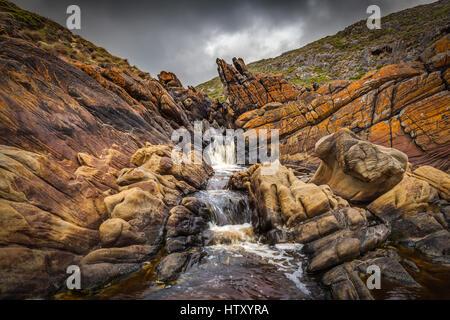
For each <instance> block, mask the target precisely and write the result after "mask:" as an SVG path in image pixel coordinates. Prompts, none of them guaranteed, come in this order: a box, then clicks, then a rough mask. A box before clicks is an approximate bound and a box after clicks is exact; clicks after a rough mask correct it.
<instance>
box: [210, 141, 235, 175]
mask: <svg viewBox="0 0 450 320" xmlns="http://www.w3.org/2000/svg"><path fill="white" fill-rule="evenodd" d="M227 140H228V141H227ZM209 156H210V159H211V165H212V167H213V168H227V167H235V166H236V147H235V142H234V139H225V138H221V139H216V140H214V142H212V144H211V149H210V153H209Z"/></svg>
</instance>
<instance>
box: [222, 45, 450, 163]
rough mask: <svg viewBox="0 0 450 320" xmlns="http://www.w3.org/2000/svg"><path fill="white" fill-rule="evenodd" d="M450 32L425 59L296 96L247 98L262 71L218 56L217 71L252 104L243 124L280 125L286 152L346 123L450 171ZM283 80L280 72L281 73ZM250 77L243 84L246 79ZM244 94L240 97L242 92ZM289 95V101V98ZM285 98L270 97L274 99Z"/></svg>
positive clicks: (235, 98)
mask: <svg viewBox="0 0 450 320" xmlns="http://www.w3.org/2000/svg"><path fill="white" fill-rule="evenodd" d="M448 56H449V49H448V36H444V37H443V38H442V39H441V40H439V41H437V42H436V43H435V44H434V45H433V46H431V47H430V48H429V49H427V50H426V51H425V52H424V54H423V58H422V61H423V62H408V63H400V64H395V65H388V66H385V67H383V68H381V69H379V70H373V71H371V72H369V73H367V74H366V75H365V76H363V77H362V78H361V79H359V80H356V81H340V80H339V81H332V82H330V83H328V84H327V85H325V86H323V87H321V88H319V89H317V90H316V91H312V92H311V91H301V93H300V94H299V95H298V98H295V97H293V99H290V98H288V99H286V97H287V96H289V97H291V96H290V93H291V92H292V91H291V90H290V89H288V90H287V91H286V92H285V95H281V96H282V98H279V99H278V100H277V99H273V100H270V101H268V100H264V101H259V100H254V101H252V102H249V101H248V99H249V98H248V97H249V96H250V97H253V96H254V95H256V96H257V97H264V98H265V97H266V96H265V95H264V94H259V95H257V94H256V93H255V92H258V91H257V90H256V89H254V90H252V91H251V92H252V93H253V95H252V94H247V92H249V90H250V89H248V88H251V86H250V85H248V84H247V82H250V83H253V82H255V80H252V79H257V78H258V77H259V76H258V75H251V74H248V72H246V73H245V75H243V74H240V73H239V72H237V70H236V69H235V68H233V67H231V66H229V65H224V64H223V62H221V61H219V63H220V64H219V65H222V67H221V68H219V69H220V70H219V74H221V79H223V80H222V81H223V82H224V83H229V85H228V88H229V89H228V91H227V94H228V97H229V98H230V101H231V103H234V105H236V107H237V108H243V107H242V106H244V105H248V106H250V105H252V106H253V107H252V108H248V109H247V110H249V111H247V112H245V113H243V114H240V116H239V117H238V118H237V120H236V122H235V124H236V125H237V126H239V127H242V128H244V129H252V128H256V129H258V128H265V129H278V130H279V133H280V136H281V142H280V143H281V144H280V151H281V155H282V156H283V155H295V154H298V153H309V154H314V145H315V143H316V142H317V141H318V140H319V139H320V138H321V137H323V136H325V135H328V134H330V133H333V132H335V131H337V130H339V129H340V128H342V127H348V128H349V129H350V130H352V131H353V132H354V133H356V134H357V135H358V136H360V137H361V138H364V139H368V140H369V141H371V142H374V143H376V144H380V145H383V146H386V147H393V148H396V149H398V150H400V151H402V152H404V153H405V154H407V155H408V157H409V161H410V162H411V163H412V164H413V165H417V166H418V165H426V164H427V165H431V166H433V167H436V168H438V169H441V170H444V171H448V170H449V168H450V160H449V157H448V153H449V151H450V123H449V119H450V109H449V106H450V93H449V91H448V74H449V72H448V65H449V59H448ZM279 81H280V80H279ZM244 83H245V85H244ZM241 96H242V97H243V98H239V97H241ZM286 100H288V101H286ZM271 101H274V102H279V103H281V104H275V103H273V102H272V103H271V104H269V105H268V104H267V103H268V102H271Z"/></svg>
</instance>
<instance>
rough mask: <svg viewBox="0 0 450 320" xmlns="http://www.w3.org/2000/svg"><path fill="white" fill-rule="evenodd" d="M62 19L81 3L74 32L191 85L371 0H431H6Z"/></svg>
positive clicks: (408, 1)
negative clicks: (222, 63)
mask: <svg viewBox="0 0 450 320" xmlns="http://www.w3.org/2000/svg"><path fill="white" fill-rule="evenodd" d="M13 2H14V3H16V4H17V5H19V6H20V7H22V8H24V9H27V10H30V11H33V12H36V13H39V14H40V15H43V16H46V17H49V18H51V19H53V20H55V21H57V22H59V23H60V24H62V25H65V21H66V18H67V14H66V8H67V6H69V5H71V4H77V5H79V6H80V8H81V15H82V22H81V27H82V30H81V31H79V32H77V33H79V34H80V35H81V36H83V37H84V38H86V39H88V40H90V41H92V42H94V43H95V44H97V45H100V46H103V47H105V48H106V49H107V50H109V51H110V52H111V53H112V54H114V55H118V56H121V57H124V58H127V59H128V60H129V61H130V63H131V64H135V65H137V66H138V67H139V68H141V69H142V70H145V71H149V72H150V73H151V74H152V75H153V76H156V74H158V73H159V71H160V70H167V71H172V72H175V73H176V74H177V75H178V77H179V78H180V79H181V80H182V82H183V83H184V84H186V85H187V84H193V85H196V84H198V83H200V82H203V81H206V80H209V79H210V78H212V77H214V76H216V75H217V71H216V65H215V58H216V57H221V58H225V59H226V60H230V59H231V58H232V57H234V56H239V57H243V58H244V60H245V61H247V62H251V61H254V60H258V59H261V58H268V57H273V56H276V55H279V54H280V53H282V52H284V51H287V50H290V49H295V48H298V47H300V46H303V45H305V44H307V43H309V42H311V41H314V40H317V39H319V38H321V37H324V36H326V35H331V34H334V33H336V32H337V31H339V30H341V29H343V28H344V27H346V26H348V25H350V24H352V23H354V22H356V21H358V20H361V19H366V18H367V16H368V15H367V14H366V9H367V7H368V6H369V5H371V4H377V5H379V6H380V8H381V12H382V15H386V14H389V13H392V12H395V11H398V10H402V9H405V8H409V7H413V6H415V5H418V4H424V3H430V2H433V1H431V0H379V1H375V0H367V1H366V0H348V1H332V0H323V1H313V0H297V1H289V0H286V1H285V0H276V1H264V0H261V1H251V0H247V1H245V0H244V1H242V0H231V1H212V0H210V1H206V0H199V1H195V0H189V1H187V0H186V1H175V0H173V1H137V0H121V1H106V0H95V1H92V0H90V1H89V0H58V1H57V0H13Z"/></svg>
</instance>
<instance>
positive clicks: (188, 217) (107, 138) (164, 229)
mask: <svg viewBox="0 0 450 320" xmlns="http://www.w3.org/2000/svg"><path fill="white" fill-rule="evenodd" d="M0 11H1V15H0V22H1V23H0V47H1V50H0V64H1V65H2V71H1V73H0V132H1V135H0V208H1V209H0V212H1V216H2V218H1V222H0V224H1V228H0V229H1V230H0V244H1V248H0V256H1V259H0V296H1V297H2V298H28V297H46V296H47V295H48V294H51V293H54V292H56V291H57V290H59V289H64V288H65V283H64V282H65V280H66V278H67V277H68V276H69V274H67V273H66V268H67V267H68V266H69V265H78V266H80V268H81V273H82V288H84V289H88V288H95V287H98V286H100V285H102V284H105V283H107V282H109V281H111V280H113V279H116V278H117V277H119V276H121V275H124V274H128V273H130V272H132V271H136V270H138V269H140V268H141V266H142V263H143V262H144V261H148V260H151V259H152V258H153V257H155V256H156V255H157V254H158V253H159V252H160V250H161V249H162V248H163V247H165V246H166V244H169V243H170V242H171V240H170V241H169V239H166V235H167V237H169V238H170V239H177V240H178V241H179V243H180V244H179V245H178V247H177V248H175V247H174V246H173V245H172V247H173V248H172V249H171V250H168V252H175V251H184V250H185V249H186V248H191V247H193V246H199V243H201V239H199V238H198V236H197V235H198V233H199V232H200V231H201V230H202V228H204V227H205V225H206V224H205V221H206V220H205V219H207V218H208V217H206V216H205V215H204V213H203V215H201V214H200V212H201V207H202V206H201V204H198V203H197V204H196V205H193V203H195V201H194V200H193V199H190V201H187V200H186V201H184V202H182V199H183V198H184V197H185V196H186V195H187V194H189V193H191V192H193V191H195V190H198V189H200V188H203V187H204V185H205V183H206V181H207V179H208V176H209V175H210V174H211V173H212V169H211V168H210V167H209V166H207V165H206V164H201V165H183V166H181V165H178V164H175V163H173V161H172V159H171V147H170V146H171V145H172V142H171V141H170V137H171V134H172V131H173V130H174V129H177V128H182V127H183V128H186V129H188V130H192V122H193V121H194V120H202V119H204V118H205V117H207V115H208V114H209V113H208V112H209V111H208V109H209V108H210V105H211V101H210V100H209V99H208V98H206V97H204V96H202V95H200V94H198V93H195V92H194V91H192V90H191V89H189V90H186V89H184V88H182V87H181V84H176V85H175V86H174V85H173V81H172V82H170V81H166V78H164V77H161V81H158V80H156V79H153V78H151V77H150V76H149V75H148V74H144V73H142V72H140V71H139V70H137V69H135V68H133V67H130V66H129V65H128V64H127V63H125V62H124V61H123V60H121V59H119V58H116V57H112V56H110V55H109V54H108V53H107V52H106V51H102V50H101V49H100V48H98V47H95V46H94V45H92V44H90V43H88V42H87V41H85V40H83V39H81V38H79V37H77V36H74V35H72V34H71V33H70V32H69V31H67V30H65V29H64V28H63V27H61V26H59V25H57V24H56V23H53V22H51V21H49V20H47V19H45V18H42V17H39V16H35V15H32V14H31V13H27V14H29V15H31V16H32V18H33V19H31V20H30V19H28V20H22V19H21V17H22V16H23V15H24V14H25V13H26V12H25V11H23V10H21V9H19V8H17V7H16V6H14V5H13V4H10V3H8V2H4V1H1V2H0ZM29 24H31V25H29ZM29 29H31V31H30V30H29ZM25 31H27V32H25ZM34 37H40V39H41V41H36V40H35V39H34ZM58 37H59V38H58ZM63 40H64V43H69V44H65V46H66V49H64V48H62V47H61V46H62V43H63ZM44 41H45V42H44ZM50 44H51V45H52V46H53V47H52V48H57V49H58V50H56V51H52V50H51V48H50V49H49V48H48V47H46V46H49V45H50ZM69 47H70V48H69ZM63 49H64V50H63ZM67 50H72V51H73V52H72V53H70V54H69V52H68V51H67ZM96 52H99V53H101V54H102V55H103V56H106V57H110V58H108V59H112V60H115V61H116V62H118V63H114V64H113V63H111V61H110V62H109V63H108V62H106V61H104V60H103V61H102V62H99V61H100V60H101V59H100V58H99V57H98V56H97V58H95V54H96ZM83 54H86V55H91V62H86V59H84V58H83V59H82V57H81V55H83ZM93 59H97V60H95V61H94V60H93ZM105 59H106V58H105ZM173 77H174V78H175V79H176V77H175V76H173ZM178 91H180V92H181V93H180V94H176V92H178ZM189 99H190V100H189ZM187 101H190V102H189V103H188V102H187ZM174 221H176V223H175V222H174ZM180 225H184V229H182V230H181V229H180V227H179V226H180ZM187 257H189V258H190V255H188V256H187ZM187 260H188V259H187ZM187 260H186V261H187Z"/></svg>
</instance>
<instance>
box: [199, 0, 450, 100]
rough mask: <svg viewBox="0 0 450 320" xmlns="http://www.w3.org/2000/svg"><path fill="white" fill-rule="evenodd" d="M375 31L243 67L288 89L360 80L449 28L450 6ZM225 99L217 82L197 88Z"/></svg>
mask: <svg viewBox="0 0 450 320" xmlns="http://www.w3.org/2000/svg"><path fill="white" fill-rule="evenodd" d="M381 21H382V24H381V29H380V30H369V29H368V28H367V26H366V21H365V20H361V21H359V22H357V23H355V24H353V25H351V26H348V27H347V28H345V29H344V30H342V31H339V32H338V33H336V34H335V35H332V36H328V37H325V38H322V39H320V40H317V41H314V42H312V43H310V44H308V45H306V46H304V47H302V48H299V49H295V50H292V51H288V52H285V53H283V54H282V55H280V56H278V57H275V58H269V59H263V60H260V61H255V62H252V63H249V64H248V68H249V70H250V72H252V73H273V74H278V73H281V74H282V75H284V77H285V78H286V80H288V81H289V82H290V83H292V84H298V85H301V86H309V85H312V84H317V85H322V84H325V83H327V82H329V81H331V80H337V79H342V80H348V79H359V78H361V77H362V76H363V75H364V74H365V73H366V72H368V71H370V70H372V69H379V68H381V67H382V66H385V65H389V64H393V63H398V62H400V61H412V60H415V59H417V58H418V56H419V55H420V53H421V52H422V51H423V50H424V49H425V48H426V47H428V46H429V45H430V44H431V43H433V42H434V41H435V40H437V39H436V35H437V34H439V33H440V32H442V31H444V30H446V29H447V30H448V28H449V27H450V1H449V0H441V1H438V2H435V3H432V4H429V5H422V6H417V7H414V8H411V9H406V10H403V11H400V12H396V13H392V14H390V15H388V16H385V17H383V18H382V20H381ZM197 89H199V90H201V91H203V92H204V93H206V94H207V95H208V96H209V97H211V98H218V99H219V100H222V101H223V100H224V99H225V96H224V94H223V92H222V85H221V82H220V79H219V77H215V78H213V79H211V80H210V81H207V82H205V83H202V84H200V85H198V86H197Z"/></svg>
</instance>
